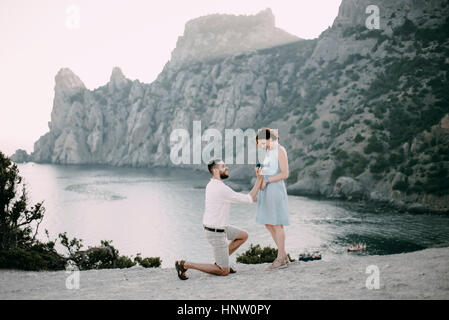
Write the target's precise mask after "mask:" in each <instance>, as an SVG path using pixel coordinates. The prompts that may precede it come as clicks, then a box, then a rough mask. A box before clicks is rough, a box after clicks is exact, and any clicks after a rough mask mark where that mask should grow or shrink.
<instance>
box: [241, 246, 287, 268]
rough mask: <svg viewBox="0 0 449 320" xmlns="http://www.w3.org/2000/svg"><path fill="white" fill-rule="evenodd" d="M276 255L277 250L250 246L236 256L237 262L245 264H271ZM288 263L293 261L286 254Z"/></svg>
mask: <svg viewBox="0 0 449 320" xmlns="http://www.w3.org/2000/svg"><path fill="white" fill-rule="evenodd" d="M277 255H278V250H277V249H275V248H271V247H269V246H268V247H265V248H263V249H262V248H261V247H260V245H258V244H257V245H253V244H251V245H250V248H249V249H248V250H247V251H245V252H244V253H242V254H240V255H238V256H237V262H239V263H245V264H259V263H271V262H273V261H274V260H275V259H276V257H277ZM288 258H289V260H290V261H294V260H293V259H292V258H291V257H290V254H288Z"/></svg>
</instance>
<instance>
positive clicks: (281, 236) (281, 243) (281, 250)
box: [265, 224, 287, 259]
mask: <svg viewBox="0 0 449 320" xmlns="http://www.w3.org/2000/svg"><path fill="white" fill-rule="evenodd" d="M265 227H266V228H267V229H268V231H270V234H271V237H272V238H273V240H274V243H276V246H277V248H278V256H277V257H278V258H281V259H284V258H285V257H286V256H287V253H286V252H285V232H284V226H283V225H271V224H266V225H265Z"/></svg>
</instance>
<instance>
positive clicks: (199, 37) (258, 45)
mask: <svg viewBox="0 0 449 320" xmlns="http://www.w3.org/2000/svg"><path fill="white" fill-rule="evenodd" d="M298 40H300V38H298V37H296V36H294V35H291V34H289V33H287V32H285V31H284V30H281V29H279V28H276V27H275V18H274V15H273V12H272V11H271V9H269V8H267V9H265V10H263V11H261V12H259V13H258V14H256V15H254V16H246V15H239V16H235V15H230V14H212V15H207V16H203V17H200V18H197V19H193V20H190V21H188V22H187V23H186V25H185V29H184V35H183V36H181V37H179V38H178V41H177V42H176V48H175V50H173V52H172V55H171V59H170V66H171V67H173V66H175V65H181V64H185V63H193V62H198V61H203V62H204V61H206V60H211V59H214V58H222V57H226V56H229V55H232V54H238V53H242V52H249V51H255V50H258V49H264V48H271V47H274V46H277V45H283V44H286V43H290V42H294V41H298Z"/></svg>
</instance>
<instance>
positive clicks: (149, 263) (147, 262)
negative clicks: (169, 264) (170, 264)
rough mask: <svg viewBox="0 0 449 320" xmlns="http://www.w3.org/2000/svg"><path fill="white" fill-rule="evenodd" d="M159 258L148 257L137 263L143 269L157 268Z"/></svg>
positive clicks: (159, 262) (159, 261)
mask: <svg viewBox="0 0 449 320" xmlns="http://www.w3.org/2000/svg"><path fill="white" fill-rule="evenodd" d="M161 263H162V261H161V258H159V257H155V258H154V257H150V258H144V259H142V261H141V262H140V263H139V264H140V265H141V266H142V267H144V268H158V267H160V266H161Z"/></svg>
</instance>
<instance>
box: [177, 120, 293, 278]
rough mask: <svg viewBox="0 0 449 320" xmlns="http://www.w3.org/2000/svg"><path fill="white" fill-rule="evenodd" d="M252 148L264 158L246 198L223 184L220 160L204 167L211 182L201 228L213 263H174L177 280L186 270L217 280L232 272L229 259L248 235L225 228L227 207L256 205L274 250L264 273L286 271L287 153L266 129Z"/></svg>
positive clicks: (224, 170)
mask: <svg viewBox="0 0 449 320" xmlns="http://www.w3.org/2000/svg"><path fill="white" fill-rule="evenodd" d="M256 145H257V147H258V148H261V149H264V150H266V155H265V159H264V161H263V166H262V167H260V166H259V165H258V166H257V167H256V168H255V171H256V175H257V179H256V182H255V183H254V186H253V188H252V189H251V191H250V192H249V193H248V194H244V193H239V192H235V191H234V190H232V189H231V188H230V187H229V186H227V185H226V184H225V183H224V182H223V180H225V179H227V178H229V172H228V167H227V166H226V165H225V163H224V162H223V161H222V160H220V159H216V160H213V161H211V162H210V163H209V164H208V169H209V172H210V174H211V175H212V178H211V179H210V181H209V183H208V184H207V186H206V200H205V211H204V216H203V227H204V232H205V234H206V238H207V240H208V242H209V244H210V245H211V246H212V249H213V252H214V257H215V263H214V264H209V263H196V262H190V261H184V260H180V261H176V263H175V267H176V271H177V273H178V277H179V278H180V279H181V280H187V279H188V276H187V275H186V271H187V270H188V269H195V270H199V271H203V272H206V273H210V274H214V275H220V276H227V275H228V274H229V273H234V272H235V271H234V270H233V269H232V268H231V267H230V265H229V256H230V255H231V254H232V253H233V252H235V251H236V250H237V249H238V248H239V247H240V246H241V245H242V244H243V243H244V242H245V241H246V240H247V239H248V232H246V231H245V230H243V229H240V228H237V227H235V226H232V225H229V224H228V219H229V208H230V204H231V203H254V202H257V214H256V222H257V223H260V224H263V225H265V227H266V228H267V229H268V231H269V232H270V234H271V236H272V237H273V240H274V242H275V243H276V246H277V248H278V256H277V258H276V259H275V260H274V261H273V263H272V264H271V265H270V266H268V267H267V270H274V269H278V268H284V267H287V265H288V262H289V260H288V256H287V252H286V251H285V231H284V226H286V225H289V224H290V219H289V213H288V202H287V189H286V187H285V183H284V180H285V179H287V178H288V158H287V152H286V150H285V148H284V147H283V146H281V145H280V144H279V135H278V134H277V132H276V131H275V130H273V129H270V128H262V129H260V130H259V131H258V132H257V135H256ZM228 240H230V241H231V242H228Z"/></svg>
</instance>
